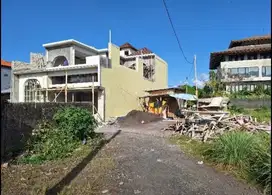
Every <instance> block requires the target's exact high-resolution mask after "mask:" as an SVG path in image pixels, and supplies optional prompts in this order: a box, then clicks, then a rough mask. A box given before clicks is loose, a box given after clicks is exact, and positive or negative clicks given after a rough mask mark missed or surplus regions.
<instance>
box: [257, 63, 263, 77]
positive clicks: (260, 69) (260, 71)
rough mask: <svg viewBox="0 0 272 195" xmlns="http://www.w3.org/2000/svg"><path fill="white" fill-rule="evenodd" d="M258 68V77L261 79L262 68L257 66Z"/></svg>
mask: <svg viewBox="0 0 272 195" xmlns="http://www.w3.org/2000/svg"><path fill="white" fill-rule="evenodd" d="M258 68H259V77H262V76H263V75H262V66H261V65H259V66H258Z"/></svg>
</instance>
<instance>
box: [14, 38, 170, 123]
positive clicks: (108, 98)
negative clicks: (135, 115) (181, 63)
mask: <svg viewBox="0 0 272 195" xmlns="http://www.w3.org/2000/svg"><path fill="white" fill-rule="evenodd" d="M43 47H44V48H45V55H43V54H37V53H30V63H25V62H19V61H13V62H12V89H11V95H10V96H11V101H12V102H93V104H94V105H95V108H96V109H95V113H96V114H97V115H99V116H100V117H101V118H102V119H107V118H109V117H116V116H123V115H125V114H126V113H127V112H129V111H130V110H132V109H139V108H140V103H139V98H138V97H140V96H142V95H144V94H145V92H144V91H145V90H148V89H156V88H165V87H167V85H168V83H167V80H168V78H167V69H168V68H167V63H166V62H165V61H164V60H162V59H161V58H160V57H159V56H157V55H156V54H155V53H153V52H151V51H150V50H148V49H146V48H144V49H136V48H134V47H133V46H131V45H130V44H128V43H126V44H124V45H122V46H120V47H119V46H116V45H114V44H112V43H108V47H107V48H105V49H96V48H95V47H92V46H89V45H86V44H84V43H81V42H78V41H76V40H65V41H59V42H53V43H48V44H44V45H43Z"/></svg>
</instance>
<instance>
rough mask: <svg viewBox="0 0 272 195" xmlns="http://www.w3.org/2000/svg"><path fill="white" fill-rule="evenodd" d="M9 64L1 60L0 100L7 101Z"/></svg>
mask: <svg viewBox="0 0 272 195" xmlns="http://www.w3.org/2000/svg"><path fill="white" fill-rule="evenodd" d="M10 78H11V62H7V61H5V60H2V59H1V98H4V99H9V94H10Z"/></svg>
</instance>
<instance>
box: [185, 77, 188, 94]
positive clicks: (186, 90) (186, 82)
mask: <svg viewBox="0 0 272 195" xmlns="http://www.w3.org/2000/svg"><path fill="white" fill-rule="evenodd" d="M185 93H186V94H187V93H188V77H186V81H185Z"/></svg>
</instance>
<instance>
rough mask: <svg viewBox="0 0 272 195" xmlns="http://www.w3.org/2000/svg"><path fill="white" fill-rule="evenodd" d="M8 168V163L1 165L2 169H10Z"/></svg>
mask: <svg viewBox="0 0 272 195" xmlns="http://www.w3.org/2000/svg"><path fill="white" fill-rule="evenodd" d="M8 166H9V164H8V163H3V164H2V165H1V168H8Z"/></svg>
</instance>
